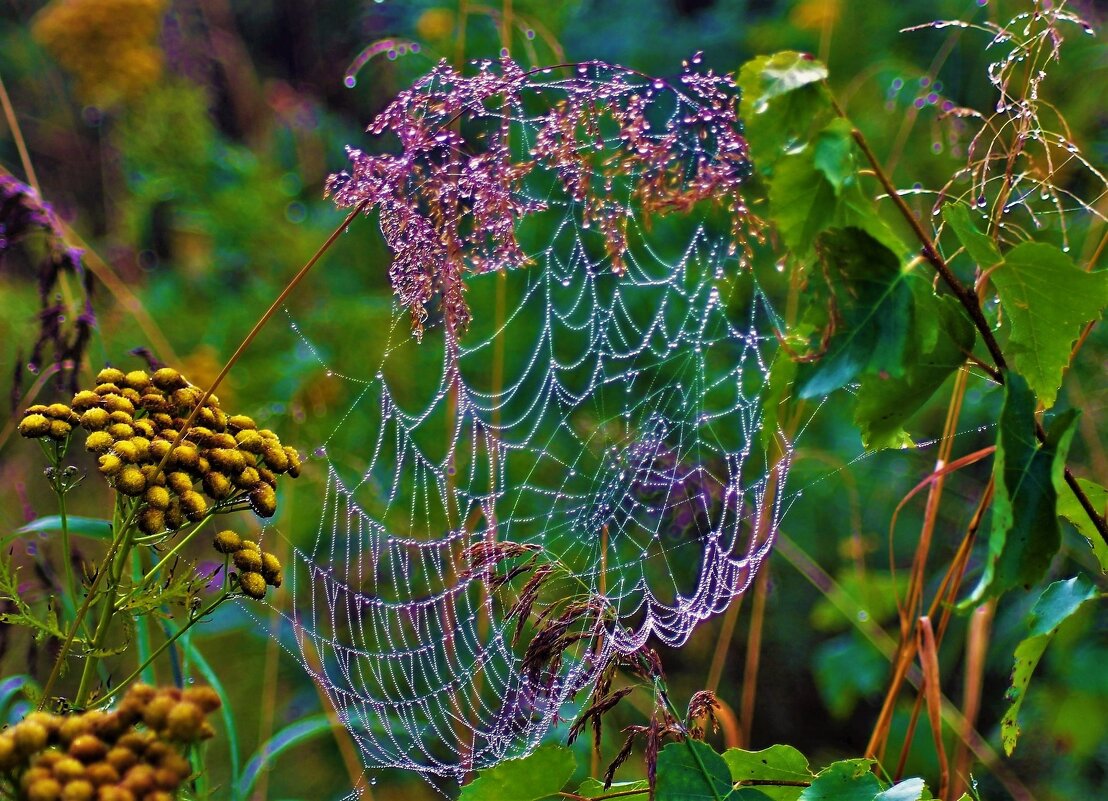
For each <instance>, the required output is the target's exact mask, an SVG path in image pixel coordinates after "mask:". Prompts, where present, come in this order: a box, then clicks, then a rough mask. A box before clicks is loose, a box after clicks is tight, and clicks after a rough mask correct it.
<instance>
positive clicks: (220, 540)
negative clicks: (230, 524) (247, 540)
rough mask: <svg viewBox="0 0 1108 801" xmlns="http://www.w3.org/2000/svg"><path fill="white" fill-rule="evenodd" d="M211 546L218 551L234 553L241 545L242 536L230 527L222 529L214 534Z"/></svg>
mask: <svg viewBox="0 0 1108 801" xmlns="http://www.w3.org/2000/svg"><path fill="white" fill-rule="evenodd" d="M212 547H213V548H215V549H216V550H217V551H219V552H220V553H234V552H235V551H237V550H238V549H239V548H241V547H242V538H241V537H239V535H238V534H236V533H235V532H233V531H231V530H230V529H224V530H223V531H220V532H219V533H217V534H216V535H215V539H214V540H213V541H212Z"/></svg>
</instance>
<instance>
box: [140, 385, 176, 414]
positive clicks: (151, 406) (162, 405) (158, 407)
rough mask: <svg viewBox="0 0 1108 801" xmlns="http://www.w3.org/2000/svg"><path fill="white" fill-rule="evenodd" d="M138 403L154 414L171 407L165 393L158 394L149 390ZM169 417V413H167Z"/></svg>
mask: <svg viewBox="0 0 1108 801" xmlns="http://www.w3.org/2000/svg"><path fill="white" fill-rule="evenodd" d="M138 405H139V406H140V407H141V408H143V409H145V410H146V411H147V412H150V413H152V414H156V413H164V412H166V411H168V409H169V403H168V402H167V401H166V399H165V396H164V395H156V394H154V393H152V392H150V391H147V392H146V394H145V395H143V396H142V397H141V398H139V402H138ZM166 416H167V417H168V416H169V415H166Z"/></svg>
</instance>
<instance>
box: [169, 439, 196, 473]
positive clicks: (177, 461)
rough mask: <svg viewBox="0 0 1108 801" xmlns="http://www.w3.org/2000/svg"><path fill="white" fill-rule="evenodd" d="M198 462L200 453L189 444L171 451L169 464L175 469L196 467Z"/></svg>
mask: <svg viewBox="0 0 1108 801" xmlns="http://www.w3.org/2000/svg"><path fill="white" fill-rule="evenodd" d="M199 462H200V452H199V451H198V450H196V446H195V445H193V444H192V443H191V442H186V443H183V444H181V445H178V446H177V447H175V448H174V449H173V453H172V455H170V457H169V463H170V464H171V465H174V466H176V467H180V468H184V469H189V468H194V467H196V466H197V465H198V464H199Z"/></svg>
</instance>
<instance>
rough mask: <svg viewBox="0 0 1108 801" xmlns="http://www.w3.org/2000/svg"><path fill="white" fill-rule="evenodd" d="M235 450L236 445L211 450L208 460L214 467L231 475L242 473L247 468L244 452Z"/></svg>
mask: <svg viewBox="0 0 1108 801" xmlns="http://www.w3.org/2000/svg"><path fill="white" fill-rule="evenodd" d="M233 441H234V440H233V439H232V442H233ZM233 448H234V445H232V446H231V448H223V447H219V448H215V449H214V450H210V451H208V459H209V460H210V461H211V463H212V465H213V466H215V467H216V468H217V469H219V470H220V471H222V472H224V473H230V474H231V475H235V474H236V473H241V472H242V470H243V468H244V467H246V460H245V459H244V458H243V456H242V451H238V450H234V449H233Z"/></svg>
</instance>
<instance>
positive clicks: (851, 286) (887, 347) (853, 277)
mask: <svg viewBox="0 0 1108 801" xmlns="http://www.w3.org/2000/svg"><path fill="white" fill-rule="evenodd" d="M821 180H823V179H821ZM819 256H820V261H821V262H822V264H823V272H824V275H825V277H826V280H827V283H828V288H829V290H830V292H831V295H832V296H833V298H834V304H835V317H836V322H835V333H834V335H833V336H832V337H831V339H830V341H829V342H828V345H827V352H826V353H824V354H823V356H822V357H821V358H820V359H819V360H818V361H815V362H813V363H809V364H802V365H801V366H800V369H799V371H798V379H799V380H798V385H799V392H800V396H801V397H803V398H811V397H815V396H818V395H826V394H827V393H829V392H831V391H833V390H836V389H838V388H839V387H842V386H845V385H846V384H847V383H849V382H850V381H853V380H855V379H856V378H857V377H859V376H862V375H867V374H885V375H889V376H892V377H901V376H903V375H904V358H905V355H906V353H907V351H908V344H909V334H910V332H911V329H912V317H913V315H912V291H911V289H910V288H909V286H908V275H909V274H908V273H905V272H903V271H901V269H900V260H899V258H897V256H896V254H895V253H893V252H892V251H890V250H889V249H888V247H886V246H885V245H884V244H882V243H881V242H878V241H877V240H876V239H874V238H873V237H872V236H871V235H870V234H869V233H867V232H866V231H863V230H861V229H860V228H844V229H836V230H833V231H828V232H827V233H825V234H822V235H821V236H820V239H819Z"/></svg>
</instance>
